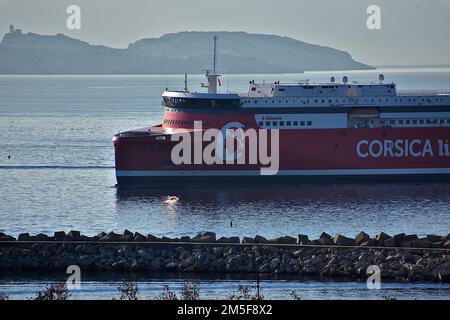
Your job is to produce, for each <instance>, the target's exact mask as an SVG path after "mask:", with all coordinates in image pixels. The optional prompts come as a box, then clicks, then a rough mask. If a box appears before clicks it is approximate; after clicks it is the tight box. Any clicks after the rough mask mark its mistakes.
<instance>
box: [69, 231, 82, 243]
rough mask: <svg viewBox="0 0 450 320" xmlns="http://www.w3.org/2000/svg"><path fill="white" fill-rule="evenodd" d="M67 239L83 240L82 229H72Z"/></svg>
mask: <svg viewBox="0 0 450 320" xmlns="http://www.w3.org/2000/svg"><path fill="white" fill-rule="evenodd" d="M65 240H66V241H81V233H80V231H75V230H72V231H70V232H69V233H68V234H67V236H66V238H65Z"/></svg>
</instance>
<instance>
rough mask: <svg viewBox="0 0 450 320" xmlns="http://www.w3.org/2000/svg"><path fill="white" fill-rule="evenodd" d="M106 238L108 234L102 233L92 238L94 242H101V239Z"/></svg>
mask: <svg viewBox="0 0 450 320" xmlns="http://www.w3.org/2000/svg"><path fill="white" fill-rule="evenodd" d="M104 236H106V232H100V233H99V234H98V235H96V236H93V237H92V240H93V241H98V240H100V239H101V238H103V237H104Z"/></svg>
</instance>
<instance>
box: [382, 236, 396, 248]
mask: <svg viewBox="0 0 450 320" xmlns="http://www.w3.org/2000/svg"><path fill="white" fill-rule="evenodd" d="M383 244H384V246H385V247H397V241H395V238H389V239H386V240H384V242H383Z"/></svg>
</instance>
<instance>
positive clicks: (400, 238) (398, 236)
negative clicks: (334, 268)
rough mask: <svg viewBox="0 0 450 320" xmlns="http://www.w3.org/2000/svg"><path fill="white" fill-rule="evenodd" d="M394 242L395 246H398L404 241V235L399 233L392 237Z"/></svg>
mask: <svg viewBox="0 0 450 320" xmlns="http://www.w3.org/2000/svg"><path fill="white" fill-rule="evenodd" d="M392 238H393V239H394V240H395V243H396V245H397V246H398V245H400V244H401V243H402V242H403V241H406V234H404V233H399V234H396V235H395V236H393V237H392Z"/></svg>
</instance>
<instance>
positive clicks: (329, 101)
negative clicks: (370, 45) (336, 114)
mask: <svg viewBox="0 0 450 320" xmlns="http://www.w3.org/2000/svg"><path fill="white" fill-rule="evenodd" d="M411 103H413V104H414V105H418V106H425V105H450V96H445V97H437V98H431V97H424V98H421V97H406V96H403V97H402V96H396V97H395V98H394V97H365V98H363V97H345V98H335V97H325V98H324V97H308V98H301V97H297V98H295V97H294V98H292V97H289V98H288V99H286V98H284V99H280V97H276V99H273V98H272V99H270V98H269V99H264V98H253V99H243V100H242V105H243V106H244V107H245V106H250V107H255V106H262V107H274V106H298V105H305V106H309V105H311V106H340V105H358V104H364V105H377V106H378V105H383V106H391V105H392V106H400V105H409V104H411Z"/></svg>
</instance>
